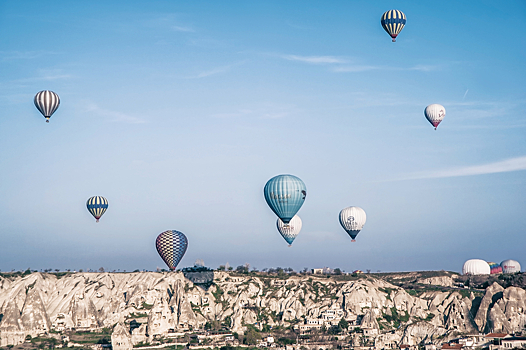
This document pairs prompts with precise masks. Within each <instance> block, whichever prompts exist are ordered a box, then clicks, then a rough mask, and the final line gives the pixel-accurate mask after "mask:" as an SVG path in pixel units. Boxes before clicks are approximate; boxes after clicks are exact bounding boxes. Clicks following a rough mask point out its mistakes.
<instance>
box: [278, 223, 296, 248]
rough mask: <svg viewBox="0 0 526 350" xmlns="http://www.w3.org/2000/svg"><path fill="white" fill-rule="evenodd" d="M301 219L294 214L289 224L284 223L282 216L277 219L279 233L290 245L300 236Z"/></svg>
mask: <svg viewBox="0 0 526 350" xmlns="http://www.w3.org/2000/svg"><path fill="white" fill-rule="evenodd" d="M301 225H302V223H301V219H300V217H299V216H298V215H294V216H293V217H292V219H291V220H290V222H289V223H288V224H285V223H283V221H281V219H280V218H278V221H276V226H277V228H278V231H279V233H280V234H281V235H282V236H283V238H284V239H285V240H286V241H287V243H288V244H289V247H290V246H291V245H292V242H293V241H294V239H296V237H297V236H298V233H300V231H301Z"/></svg>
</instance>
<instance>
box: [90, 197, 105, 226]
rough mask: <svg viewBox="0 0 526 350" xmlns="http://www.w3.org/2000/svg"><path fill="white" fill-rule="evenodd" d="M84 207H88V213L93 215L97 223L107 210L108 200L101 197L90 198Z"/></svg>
mask: <svg viewBox="0 0 526 350" xmlns="http://www.w3.org/2000/svg"><path fill="white" fill-rule="evenodd" d="M86 206H87V207H88V211H89V212H90V213H91V215H93V216H94V217H95V219H96V220H97V222H99V219H100V217H101V216H102V214H104V213H105V212H106V209H108V200H107V199H106V198H104V197H102V196H95V197H91V198H90V199H88V201H87V202H86Z"/></svg>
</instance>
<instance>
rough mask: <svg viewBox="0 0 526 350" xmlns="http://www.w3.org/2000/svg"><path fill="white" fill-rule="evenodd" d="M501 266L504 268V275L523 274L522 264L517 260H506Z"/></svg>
mask: <svg viewBox="0 0 526 350" xmlns="http://www.w3.org/2000/svg"><path fill="white" fill-rule="evenodd" d="M500 266H502V273H516V272H521V264H519V262H518V261H516V260H504V261H503V262H501V263H500Z"/></svg>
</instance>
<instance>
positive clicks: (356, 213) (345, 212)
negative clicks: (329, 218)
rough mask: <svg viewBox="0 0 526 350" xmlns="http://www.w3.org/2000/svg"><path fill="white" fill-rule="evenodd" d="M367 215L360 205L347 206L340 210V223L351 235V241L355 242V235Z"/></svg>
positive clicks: (363, 223) (361, 227)
mask: <svg viewBox="0 0 526 350" xmlns="http://www.w3.org/2000/svg"><path fill="white" fill-rule="evenodd" d="M366 219H367V216H366V215H365V211H364V210H363V209H362V208H360V207H347V208H344V209H342V210H341V211H340V224H341V225H342V227H343V229H344V230H345V232H347V233H348V234H349V236H351V238H352V240H351V242H356V239H355V238H356V236H358V233H360V231H361V230H362V229H363V225H365V221H366Z"/></svg>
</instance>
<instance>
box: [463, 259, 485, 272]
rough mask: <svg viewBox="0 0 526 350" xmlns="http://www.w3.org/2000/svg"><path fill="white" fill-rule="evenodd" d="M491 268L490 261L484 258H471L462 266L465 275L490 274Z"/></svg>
mask: <svg viewBox="0 0 526 350" xmlns="http://www.w3.org/2000/svg"><path fill="white" fill-rule="evenodd" d="M490 273H491V268H490V267H489V265H488V263H487V262H486V261H484V260H482V259H469V260H468V261H466V262H465V263H464V266H462V274H463V275H472V276H474V275H489V274H490Z"/></svg>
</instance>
